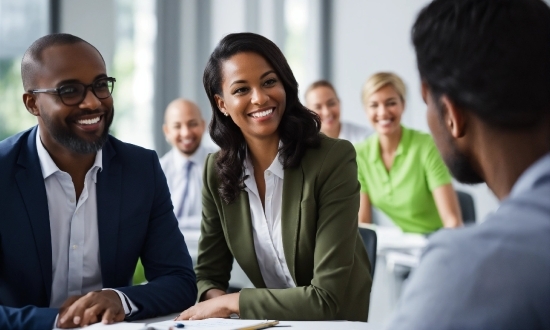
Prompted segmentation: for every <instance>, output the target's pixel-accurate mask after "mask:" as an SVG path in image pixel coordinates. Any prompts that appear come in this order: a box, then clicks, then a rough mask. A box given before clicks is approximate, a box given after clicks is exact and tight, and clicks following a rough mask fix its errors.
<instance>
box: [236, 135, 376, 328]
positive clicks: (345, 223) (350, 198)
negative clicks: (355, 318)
mask: <svg viewBox="0 0 550 330" xmlns="http://www.w3.org/2000/svg"><path fill="white" fill-rule="evenodd" d="M315 162H317V163H320V165H317V166H313V165H312V166H311V167H310V166H309V165H308V166H307V167H309V168H306V169H305V170H310V171H311V170H316V171H317V174H316V176H315V177H313V176H311V175H309V176H308V178H310V179H309V180H315V181H316V182H315V183H314V184H312V186H315V198H316V201H302V210H303V209H304V207H306V208H307V207H308V205H307V204H308V202H311V204H310V205H309V206H310V207H311V208H316V212H311V213H310V214H317V217H316V219H315V217H314V216H310V217H309V218H307V219H304V218H302V219H301V220H300V221H316V225H315V226H311V227H312V228H316V230H317V231H316V235H315V244H314V246H315V248H314V252H313V254H314V255H313V263H314V265H313V278H312V279H311V282H310V283H309V285H306V286H301V287H296V288H288V289H243V290H242V291H241V294H240V298H239V308H240V313H241V318H245V319H266V318H268V319H277V320H331V319H337V317H338V314H339V313H341V309H342V308H344V307H343V306H346V303H345V302H346V292H349V290H348V289H347V288H348V285H349V283H350V279H351V276H352V269H353V267H354V262H360V261H358V260H355V257H354V252H355V249H356V240H357V237H358V235H357V214H358V210H359V182H358V181H357V164H356V162H355V150H354V148H353V146H352V145H351V143H349V142H348V141H345V140H339V141H337V142H336V143H334V144H333V145H332V146H331V147H330V150H329V151H328V152H326V153H325V154H324V159H315ZM304 204H306V205H304ZM308 209H309V208H308ZM313 211H315V210H313ZM296 239H298V240H299V239H300V236H298V237H297V238H296ZM296 267H300V265H296ZM367 304H368V302H367ZM356 308H360V307H359V306H357V307H356ZM365 318H366V316H365Z"/></svg>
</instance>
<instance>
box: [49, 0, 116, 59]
mask: <svg viewBox="0 0 550 330" xmlns="http://www.w3.org/2000/svg"><path fill="white" fill-rule="evenodd" d="M60 7H61V22H60V23H61V24H60V30H61V31H60V32H63V33H70V34H74V35H76V36H78V37H80V38H82V39H84V40H86V41H87V42H89V43H90V44H92V45H94V46H95V47H96V48H97V49H98V50H99V52H100V53H101V55H103V58H104V59H105V63H106V65H107V69H109V68H111V67H112V63H113V57H114V54H115V36H116V25H115V2H114V1H113V0H94V1H87V0H62V1H61V6H60Z"/></svg>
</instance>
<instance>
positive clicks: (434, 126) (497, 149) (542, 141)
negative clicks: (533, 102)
mask: <svg viewBox="0 0 550 330" xmlns="http://www.w3.org/2000/svg"><path fill="white" fill-rule="evenodd" d="M422 94H423V97H424V100H425V101H426V103H427V105H428V124H429V126H430V129H431V131H432V133H433V135H434V138H435V140H436V144H437V146H438V148H439V150H440V152H441V153H442V154H443V155H445V154H446V153H448V152H449V151H448V145H447V142H445V137H444V135H445V134H450V136H451V138H452V140H453V141H454V143H455V145H456V146H457V147H458V149H459V150H460V151H461V152H462V153H463V154H465V155H468V156H469V158H470V159H471V160H472V164H470V165H471V166H472V168H473V169H474V170H475V171H476V172H477V173H478V175H480V176H481V177H482V178H483V180H484V181H485V182H486V183H487V186H488V187H489V188H490V189H491V190H492V191H493V193H494V194H495V195H496V196H497V198H498V199H499V200H503V199H505V198H506V197H507V196H508V195H509V194H510V191H511V190H512V187H513V186H514V184H515V183H516V181H517V180H518V178H519V177H520V176H521V174H523V172H525V170H526V169H527V168H529V167H530V166H531V165H532V164H533V163H534V162H536V161H537V160H538V159H540V158H541V157H542V156H544V155H545V154H547V153H548V152H550V118H548V117H546V118H541V120H540V121H539V122H538V124H537V125H536V126H534V127H530V128H529V129H525V130H504V129H500V128H495V127H493V126H491V125H487V124H486V123H485V122H484V121H482V120H481V119H480V118H479V117H477V116H476V115H474V114H473V113H472V112H470V111H467V110H465V109H462V108H460V107H458V106H457V105H456V104H454V102H452V101H451V100H450V99H449V98H448V97H447V96H446V95H443V96H442V97H441V100H440V101H441V102H442V104H443V114H442V115H443V125H442V124H441V123H439V122H438V121H439V120H440V119H439V118H437V117H436V116H438V114H437V113H436V112H437V110H436V109H435V105H434V104H435V101H434V99H433V97H432V94H431V93H430V90H429V87H428V86H427V85H426V84H425V83H424V84H423V85H422ZM444 158H445V157H444ZM503 160H506V161H503Z"/></svg>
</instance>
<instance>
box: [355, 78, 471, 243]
mask: <svg viewBox="0 0 550 330" xmlns="http://www.w3.org/2000/svg"><path fill="white" fill-rule="evenodd" d="M405 94H406V91H405V84H404V83H403V81H402V80H401V78H399V77H398V76H397V75H395V74H393V73H387V72H380V73H377V74H375V75H373V76H371V77H370V78H369V79H368V80H367V82H366V83H365V85H364V86H363V90H362V100H363V106H364V108H365V111H366V113H367V117H368V118H369V121H370V122H371V124H372V126H373V127H374V129H375V131H376V134H375V135H373V136H371V137H370V138H368V139H367V140H366V141H364V142H362V143H360V144H358V145H356V151H357V166H358V173H359V182H360V183H361V203H360V205H361V206H360V208H359V222H363V223H370V222H371V205H373V206H375V207H377V208H378V209H380V210H381V211H383V212H384V213H385V214H387V215H388V216H389V217H390V218H391V219H392V220H393V221H394V222H395V224H396V225H397V226H399V227H400V228H401V229H402V230H403V231H404V232H412V233H431V232H433V231H436V230H438V229H440V228H442V227H446V228H454V227H459V226H461V225H462V219H461V216H460V209H459V205H458V199H457V196H456V193H455V191H454V189H453V186H452V184H451V176H450V174H449V171H448V169H447V167H446V166H445V164H444V163H443V160H442V159H441V156H440V154H439V152H438V151H437V149H436V147H435V144H434V142H433V139H432V137H431V136H430V135H429V134H426V133H421V132H419V131H416V130H413V129H409V128H406V127H403V126H402V125H401V115H402V114H403V111H404V110H405Z"/></svg>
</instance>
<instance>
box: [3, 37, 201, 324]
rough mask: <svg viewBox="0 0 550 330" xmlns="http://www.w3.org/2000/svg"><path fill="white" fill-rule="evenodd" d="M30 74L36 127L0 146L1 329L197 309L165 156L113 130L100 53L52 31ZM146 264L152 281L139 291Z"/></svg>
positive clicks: (109, 81) (26, 66)
mask: <svg viewBox="0 0 550 330" xmlns="http://www.w3.org/2000/svg"><path fill="white" fill-rule="evenodd" d="M21 74H22V78H23V85H24V88H25V91H26V92H25V93H24V95H23V101H24V104H25V106H26V108H27V110H28V111H29V112H30V113H31V114H33V115H34V116H36V117H37V119H38V126H36V127H33V128H31V129H30V130H27V131H25V132H22V133H19V134H17V135H15V136H12V137H10V138H8V139H6V140H4V141H2V142H0V214H1V217H0V305H3V306H6V307H2V308H0V328H5V327H7V328H23V329H37V328H40V329H47V328H52V327H53V326H54V322H55V320H56V317H57V323H56V324H57V325H58V326H60V327H74V326H84V325H88V324H91V323H95V322H99V321H103V322H116V321H122V320H124V319H127V320H135V319H142V318H148V317H153V316H157V315H165V314H169V313H173V312H177V311H180V310H182V309H185V308H187V307H189V306H191V305H192V304H194V302H195V299H196V292H197V288H196V285H195V275H194V272H193V270H192V267H191V259H190V257H189V253H188V251H187V248H186V245H185V241H184V239H183V236H182V235H181V233H180V232H179V230H177V222H176V219H175V217H174V213H173V212H172V203H171V201H170V193H169V191H168V187H167V184H166V179H165V177H164V175H163V173H162V170H161V168H160V164H159V161H158V158H157V156H156V153H155V152H153V151H150V150H145V149H142V148H139V147H136V146H133V145H130V144H126V143H123V142H121V141H119V140H117V139H115V138H114V137H112V136H110V135H109V134H108V131H109V126H110V124H111V122H112V120H113V114H114V109H113V98H112V97H111V92H112V89H113V85H114V83H115V79H114V78H111V77H108V76H107V74H106V69H105V63H104V61H103V58H102V56H101V54H100V53H99V52H98V51H97V49H95V48H94V47H93V46H92V45H90V44H89V43H87V42H86V41H84V40H82V39H80V38H78V37H75V36H72V35H68V34H54V35H48V36H45V37H42V38H40V39H38V40H37V41H35V42H34V43H33V44H32V45H31V46H30V48H29V49H28V50H27V52H26V53H25V55H24V57H23V61H22V65H21ZM139 257H141V260H142V262H143V265H144V267H145V273H146V276H147V279H148V280H149V283H148V284H146V285H142V286H134V287H131V286H129V285H130V281H131V278H132V275H133V272H134V268H135V266H136V262H137V260H138V258H139ZM103 288H111V289H104V290H102V289H103ZM28 305H31V306H28ZM8 306H9V307H8ZM24 306H27V307H24ZM22 307H24V308H22Z"/></svg>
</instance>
